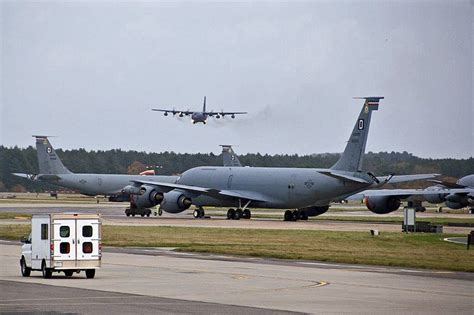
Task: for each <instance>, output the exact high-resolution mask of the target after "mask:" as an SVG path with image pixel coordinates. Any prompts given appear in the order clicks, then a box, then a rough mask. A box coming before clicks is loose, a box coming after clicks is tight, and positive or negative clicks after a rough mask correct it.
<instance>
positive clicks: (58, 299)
mask: <svg viewBox="0 0 474 315" xmlns="http://www.w3.org/2000/svg"><path fill="white" fill-rule="evenodd" d="M16 282H20V283H25V284H40V285H41V283H33V282H31V283H30V282H23V281H16ZM46 285H48V284H46ZM52 286H54V285H52ZM81 290H83V289H81ZM85 290H89V289H85ZM78 298H79V299H80V298H85V299H88V300H89V299H95V300H99V299H124V298H133V299H135V298H149V296H145V295H133V297H123V296H75V297H65V298H41V299H14V300H0V305H2V303H4V302H25V301H63V300H77V299H78Z"/></svg>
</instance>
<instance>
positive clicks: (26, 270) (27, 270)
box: [20, 257, 31, 277]
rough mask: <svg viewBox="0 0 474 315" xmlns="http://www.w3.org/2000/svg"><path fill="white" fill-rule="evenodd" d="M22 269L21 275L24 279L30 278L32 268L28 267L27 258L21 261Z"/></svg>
mask: <svg viewBox="0 0 474 315" xmlns="http://www.w3.org/2000/svg"><path fill="white" fill-rule="evenodd" d="M20 267H21V275H22V276H23V277H29V276H30V273H31V268H28V267H27V266H26V262H25V258H24V257H22V258H21V260H20Z"/></svg>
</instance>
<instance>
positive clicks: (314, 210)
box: [298, 206, 329, 217]
mask: <svg viewBox="0 0 474 315" xmlns="http://www.w3.org/2000/svg"><path fill="white" fill-rule="evenodd" d="M328 209H329V206H323V207H306V208H300V209H298V210H300V211H301V212H302V211H304V212H305V213H306V215H307V216H308V217H315V216H317V215H321V214H323V213H325V212H326V211H328Z"/></svg>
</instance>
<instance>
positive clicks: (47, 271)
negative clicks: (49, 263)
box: [41, 260, 53, 279]
mask: <svg viewBox="0 0 474 315" xmlns="http://www.w3.org/2000/svg"><path fill="white" fill-rule="evenodd" d="M41 271H42V272H43V278H45V279H49V278H51V276H52V274H53V272H52V271H51V269H49V268H46V262H45V261H44V260H43V264H42V265H41Z"/></svg>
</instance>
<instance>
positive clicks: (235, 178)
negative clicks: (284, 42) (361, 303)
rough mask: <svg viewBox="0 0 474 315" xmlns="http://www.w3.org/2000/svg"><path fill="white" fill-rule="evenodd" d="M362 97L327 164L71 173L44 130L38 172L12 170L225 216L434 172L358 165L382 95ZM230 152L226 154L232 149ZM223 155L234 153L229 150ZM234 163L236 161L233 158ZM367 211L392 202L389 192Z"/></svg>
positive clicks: (300, 212) (291, 212) (116, 196)
mask: <svg viewBox="0 0 474 315" xmlns="http://www.w3.org/2000/svg"><path fill="white" fill-rule="evenodd" d="M357 99H363V100H364V104H363V106H362V110H361V112H360V114H359V117H358V118H357V120H356V123H355V126H354V129H353V131H352V133H351V135H350V137H349V141H348V143H347V145H346V148H345V150H344V152H343V154H342V155H341V157H340V158H339V160H338V161H337V162H336V164H334V165H333V166H332V167H331V168H329V169H315V168H276V167H272V168H268V167H240V166H239V165H234V166H232V164H228V163H226V165H227V166H221V167H219V166H213V167H210V166H204V167H195V168H192V169H189V170H187V171H185V172H184V173H183V174H182V175H181V176H139V175H118V174H75V173H72V172H71V171H69V170H68V169H67V168H66V167H65V166H64V165H63V164H62V162H61V160H60V159H59V157H58V156H57V155H56V153H55V151H54V149H53V147H52V146H51V144H50V143H49V141H48V139H47V138H46V137H42V136H36V148H37V154H38V161H39V170H40V174H38V175H28V174H18V173H16V174H15V175H17V176H21V177H26V178H29V179H32V180H42V181H47V182H49V183H52V184H55V185H58V186H63V187H68V188H72V189H75V190H77V191H79V192H80V193H82V194H86V195H106V196H109V200H110V201H130V205H131V206H130V209H127V210H126V211H125V213H126V214H127V215H135V214H141V215H149V214H150V213H151V211H150V210H149V208H151V207H154V206H156V205H160V208H161V209H162V210H164V211H166V212H168V213H179V212H182V211H184V210H186V209H188V208H189V207H190V206H191V205H195V206H196V207H197V210H196V211H195V216H196V217H199V216H203V215H204V210H203V207H205V206H219V207H229V210H228V211H227V217H228V218H229V219H239V218H250V216H251V212H250V208H249V207H251V206H252V207H258V208H272V209H286V211H285V215H284V218H285V220H287V221H289V220H298V219H307V218H308V216H316V215H320V214H323V213H325V212H326V211H327V210H328V208H329V204H330V203H331V202H334V201H340V200H343V199H346V198H347V197H348V196H350V195H353V194H356V193H358V192H361V191H364V190H366V189H369V188H378V187H381V186H383V185H384V184H386V183H388V182H390V183H398V182H404V181H412V180H419V179H428V178H433V177H435V176H437V175H438V174H417V175H399V176H396V175H393V174H392V175H388V176H379V177H377V176H375V175H373V174H372V173H370V172H363V171H362V162H363V156H364V152H365V146H366V141H367V136H368V131H369V127H370V120H371V116H372V112H373V111H375V110H378V107H379V102H380V100H381V99H383V97H360V98H357ZM230 152H231V153H230ZM227 154H230V155H229V156H230V157H232V155H233V152H232V151H228V152H227ZM239 164H240V163H239ZM378 202H379V203H380V204H378V205H377V207H374V208H373V209H374V210H372V211H374V212H376V213H387V212H390V211H393V210H396V209H393V207H392V205H391V204H389V200H387V199H379V200H378Z"/></svg>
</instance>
